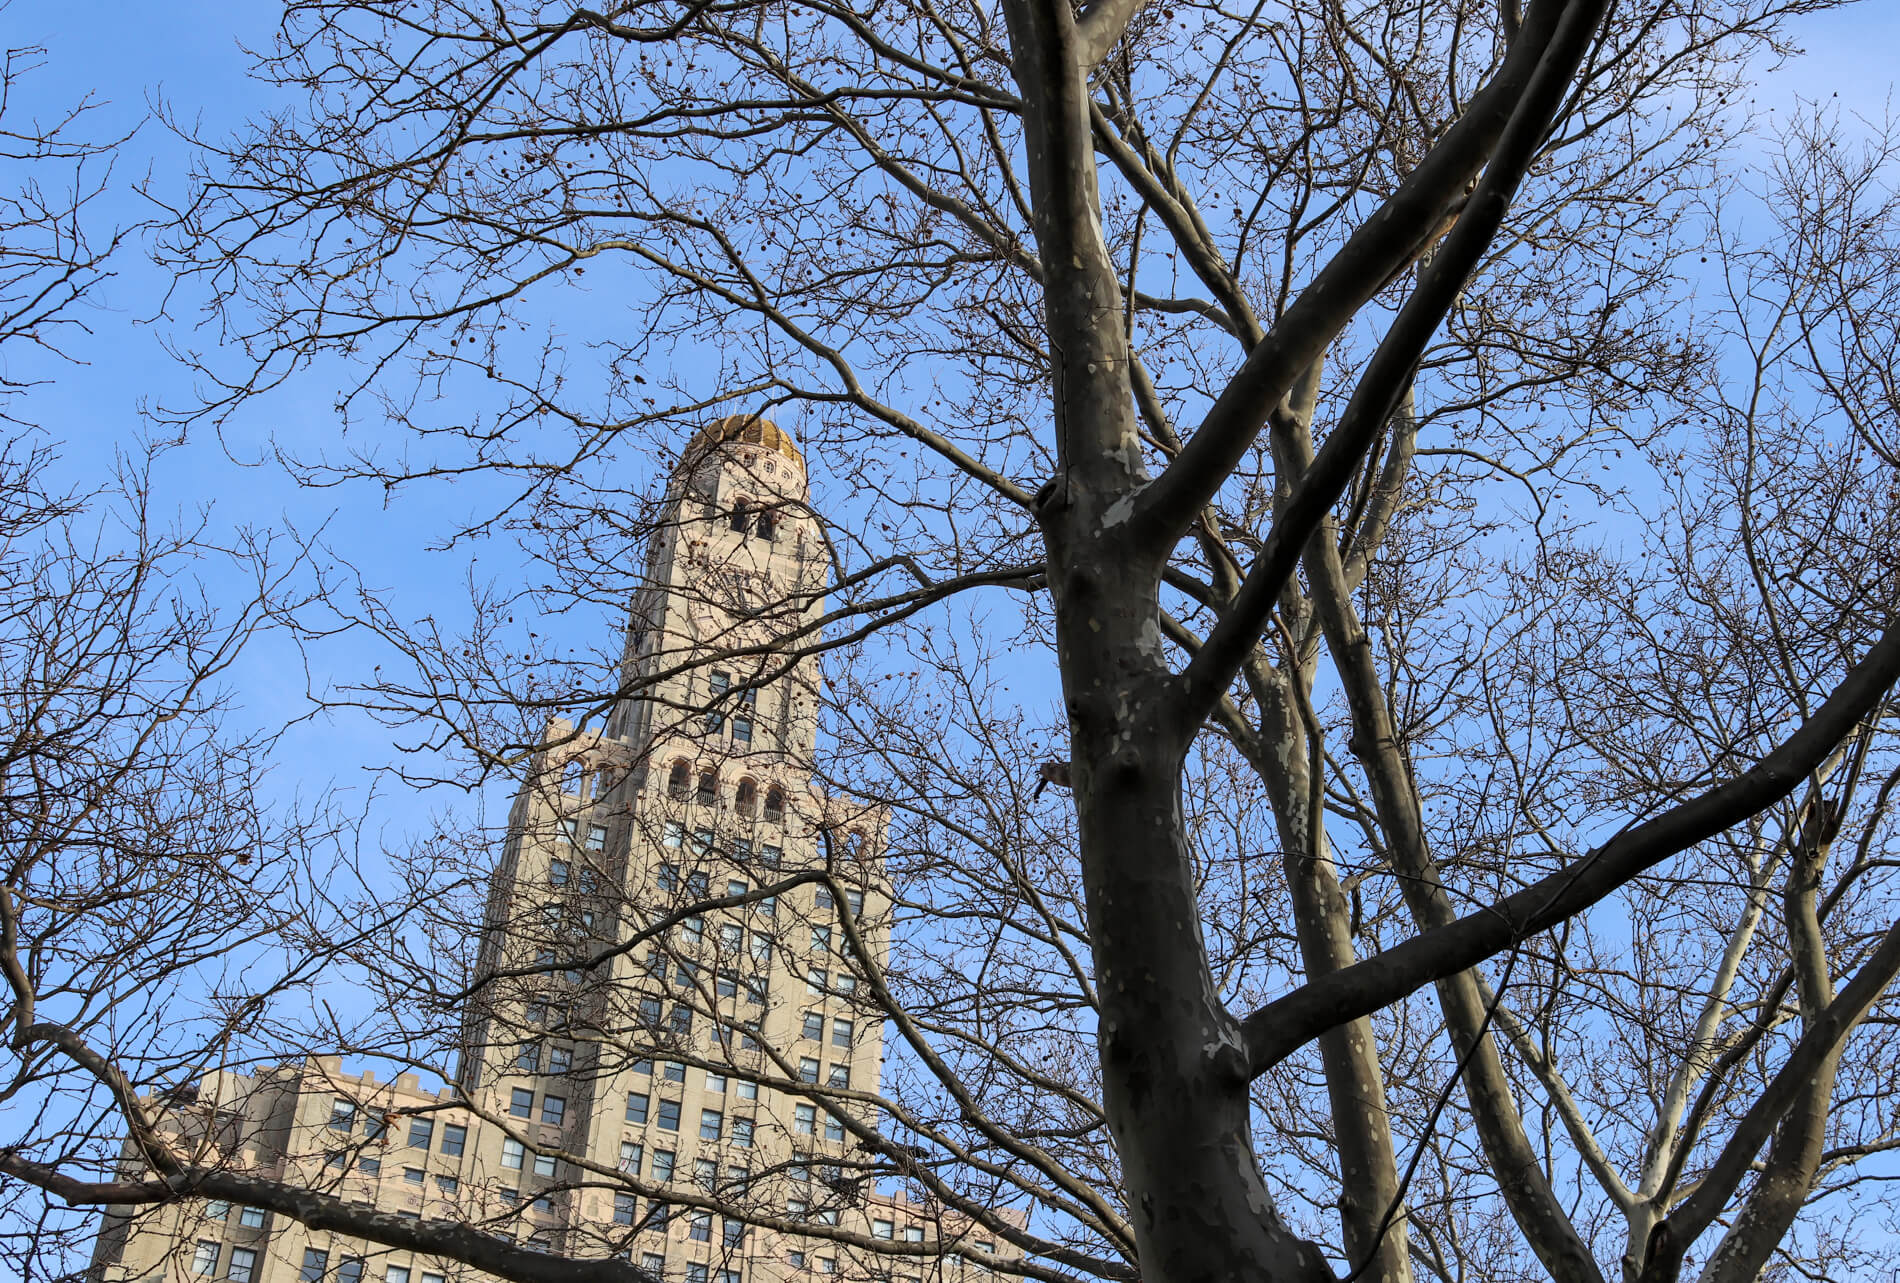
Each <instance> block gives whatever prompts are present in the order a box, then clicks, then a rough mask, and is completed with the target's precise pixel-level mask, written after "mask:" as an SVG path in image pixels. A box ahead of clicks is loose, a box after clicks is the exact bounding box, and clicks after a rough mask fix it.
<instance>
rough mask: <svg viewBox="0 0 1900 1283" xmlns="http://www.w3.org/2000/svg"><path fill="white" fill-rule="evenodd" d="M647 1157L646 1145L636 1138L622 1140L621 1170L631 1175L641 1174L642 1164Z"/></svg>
mask: <svg viewBox="0 0 1900 1283" xmlns="http://www.w3.org/2000/svg"><path fill="white" fill-rule="evenodd" d="M645 1158H646V1147H645V1146H644V1145H642V1144H640V1142H639V1141H635V1140H623V1141H621V1142H620V1170H621V1171H623V1172H625V1173H627V1174H628V1175H629V1176H638V1175H639V1174H640V1165H641V1163H642V1161H643V1160H644V1159H645Z"/></svg>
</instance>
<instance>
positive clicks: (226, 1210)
mask: <svg viewBox="0 0 1900 1283" xmlns="http://www.w3.org/2000/svg"><path fill="white" fill-rule="evenodd" d="M230 1214H231V1205H230V1204H229V1203H227V1202H225V1201H224V1200H223V1199H221V1198H214V1199H212V1200H211V1201H210V1202H209V1203H206V1204H205V1219H206V1220H210V1221H221V1220H223V1219H224V1218H225V1217H227V1216H229V1215H230Z"/></svg>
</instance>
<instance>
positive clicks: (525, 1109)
mask: <svg viewBox="0 0 1900 1283" xmlns="http://www.w3.org/2000/svg"><path fill="white" fill-rule="evenodd" d="M508 1116H509V1117H510V1118H533V1117H534V1093H533V1092H531V1091H529V1090H528V1089H527V1088H526V1087H517V1088H515V1089H514V1090H513V1091H511V1092H509V1093H508Z"/></svg>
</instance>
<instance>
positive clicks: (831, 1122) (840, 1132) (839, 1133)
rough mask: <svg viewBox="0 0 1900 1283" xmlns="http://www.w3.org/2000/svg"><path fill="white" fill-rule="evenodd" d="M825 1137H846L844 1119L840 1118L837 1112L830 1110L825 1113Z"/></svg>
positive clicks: (827, 1138) (828, 1138)
mask: <svg viewBox="0 0 1900 1283" xmlns="http://www.w3.org/2000/svg"><path fill="white" fill-rule="evenodd" d="M825 1139H826V1140H843V1139H844V1120H843V1119H841V1118H839V1117H838V1116H837V1115H836V1114H833V1113H829V1112H827V1113H826V1114H825Z"/></svg>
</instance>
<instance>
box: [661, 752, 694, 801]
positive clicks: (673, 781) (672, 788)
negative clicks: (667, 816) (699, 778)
mask: <svg viewBox="0 0 1900 1283" xmlns="http://www.w3.org/2000/svg"><path fill="white" fill-rule="evenodd" d="M691 780H692V771H691V770H689V769H688V768H687V765H686V763H685V762H683V761H681V762H675V763H673V768H672V769H671V770H669V771H668V772H667V773H666V795H667V796H668V797H673V798H683V797H685V796H686V791H687V789H688V788H689V787H691Z"/></svg>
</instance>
